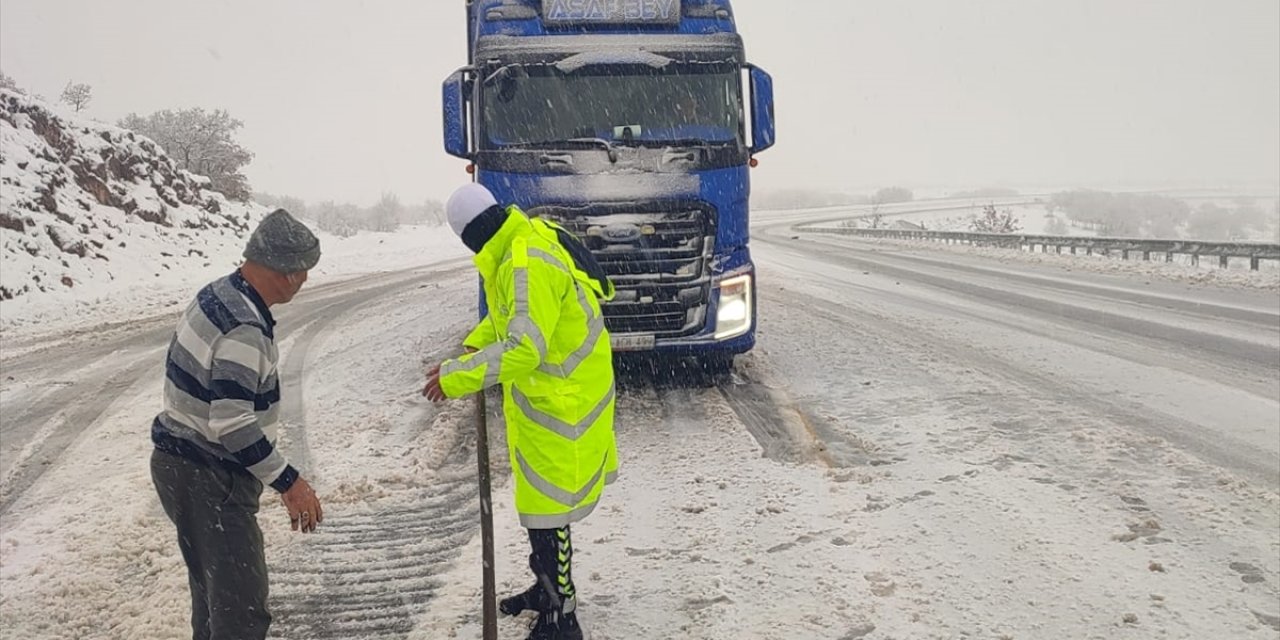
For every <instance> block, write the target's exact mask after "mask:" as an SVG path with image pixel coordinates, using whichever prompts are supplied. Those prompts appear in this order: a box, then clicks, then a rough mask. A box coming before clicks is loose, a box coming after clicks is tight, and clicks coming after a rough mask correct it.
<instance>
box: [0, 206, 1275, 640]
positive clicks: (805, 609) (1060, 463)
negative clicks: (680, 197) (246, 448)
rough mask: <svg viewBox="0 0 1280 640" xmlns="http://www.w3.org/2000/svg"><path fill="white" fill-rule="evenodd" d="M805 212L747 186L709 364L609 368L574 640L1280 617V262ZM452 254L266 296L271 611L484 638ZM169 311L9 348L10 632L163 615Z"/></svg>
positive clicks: (518, 557) (953, 631)
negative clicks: (159, 447)
mask: <svg viewBox="0 0 1280 640" xmlns="http://www.w3.org/2000/svg"><path fill="white" fill-rule="evenodd" d="M828 215H829V214H828ZM797 220H798V219H793V218H788V217H785V216H781V215H775V216H770V215H761V216H757V233H756V240H755V242H754V243H753V251H754V255H755V257H756V260H757V263H758V264H759V269H760V285H759V294H760V312H761V325H760V329H759V331H760V333H759V345H758V347H757V349H756V350H755V351H754V352H753V353H752V354H751V355H749V356H747V357H744V358H741V359H740V360H739V362H738V364H737V366H736V368H735V372H734V374H733V375H732V376H731V377H730V378H728V379H720V380H708V379H705V378H700V377H697V376H692V377H687V378H686V379H684V380H680V379H678V378H680V376H678V375H673V374H677V373H679V372H666V375H662V376H659V377H658V379H657V380H658V382H655V381H654V380H653V379H650V378H648V377H646V376H643V375H639V374H636V373H625V374H624V375H623V378H622V380H621V385H620V386H621V390H620V396H619V397H620V400H619V411H618V432H619V446H620V453H621V457H622V468H621V475H620V478H619V482H618V483H617V484H615V485H613V486H612V487H611V490H610V492H609V493H608V495H606V497H605V500H604V503H603V504H602V506H601V508H600V509H599V510H598V511H597V513H596V514H595V515H593V517H592V518H590V519H589V520H588V521H586V522H585V523H583V524H582V525H581V526H578V527H575V538H576V540H577V547H578V548H577V552H578V555H577V556H576V558H577V560H578V563H577V565H576V566H575V577H576V579H577V582H578V587H579V592H580V593H581V594H582V598H583V601H582V605H581V611H582V614H583V616H584V618H585V620H586V623H587V624H588V625H589V626H590V628H591V630H592V631H593V634H594V635H593V637H594V638H595V639H596V640H609V639H614V640H623V639H626V640H634V639H636V638H702V639H709V640H720V639H726V640H727V639H733V640H741V639H744V638H779V639H781V638H814V639H831V640H844V639H852V638H869V639H884V640H887V639H889V638H897V639H908V638H910V639H914V638H1017V639H1019V640H1021V639H1024V638H1153V639H1154V638H1161V639H1164V638H1187V639H1201V638H1244V639H1255V638H1256V639H1274V638H1277V637H1280V617H1277V616H1280V299H1278V298H1277V296H1276V294H1275V292H1274V291H1254V290H1224V289H1212V288H1205V287H1201V286H1198V285H1192V284H1181V283H1173V282H1163V281H1158V280H1151V279H1149V278H1135V277H1133V276H1124V275H1116V274H1100V273H1092V272H1087V271H1082V270H1072V271H1067V270H1064V269H1062V268H1060V267H1057V266H1053V265H1035V264H1027V263H1024V262H1019V261H1007V262H1006V261H1001V260H993V259H989V258H984V257H980V256H965V255H957V254H954V253H951V252H946V251H941V250H931V249H928V248H911V247H908V246H903V245H895V244H890V243H864V242H858V241H855V240H850V239H847V238H837V237H830V236H821V235H817V234H812V235H811V234H803V235H801V236H800V237H799V238H797V239H793V238H792V236H794V235H796V234H795V233H793V232H791V231H790V230H789V226H790V222H793V221H797ZM459 265H465V263H458V264H453V263H444V264H437V265H436V266H432V267H421V268H419V269H418V270H417V271H415V272H389V273H385V274H381V275H378V276H371V277H369V278H366V279H363V280H354V281H350V282H348V283H346V284H341V285H339V284H334V285H332V286H328V287H326V286H323V285H321V286H317V287H315V288H314V289H308V290H305V291H304V295H303V296H300V297H299V299H298V301H297V302H296V303H294V304H293V305H290V306H289V307H285V308H282V313H281V314H280V317H281V328H282V334H283V335H284V336H285V337H284V339H283V341H282V344H281V351H282V354H283V356H284V362H283V365H282V366H283V369H282V375H283V379H284V381H285V384H286V389H285V390H284V393H285V397H286V400H287V401H288V402H289V405H288V406H287V407H286V420H287V424H286V426H285V430H284V433H285V435H284V446H285V447H286V450H287V451H288V452H289V453H290V455H291V456H292V457H293V458H294V459H295V460H300V461H302V465H303V466H304V469H305V471H306V473H307V474H308V475H310V476H312V477H313V478H314V479H315V481H316V485H317V489H318V490H319V492H320V494H321V497H322V499H324V500H325V501H326V509H325V512H326V523H325V525H324V526H323V527H322V529H321V531H320V532H319V533H317V534H315V535H313V536H299V535H296V534H293V533H291V532H290V531H289V530H288V524H287V518H285V516H284V512H283V509H282V508H281V507H280V506H279V504H278V503H276V502H275V501H274V500H264V509H263V513H262V516H261V518H262V522H263V526H264V531H265V534H266V538H267V544H268V562H269V564H270V565H271V568H272V572H273V574H272V577H273V595H272V597H273V602H274V609H275V612H276V616H277V617H276V619H277V624H276V626H275V627H274V634H275V636H276V637H279V638H290V639H295V638H297V639H305V638H421V639H435V638H453V637H457V638H478V637H479V625H478V615H479V610H480V609H479V606H478V605H479V594H480V580H479V568H478V565H479V541H478V540H477V539H476V536H475V530H476V526H475V523H476V521H477V518H476V510H475V509H476V499H475V493H474V491H475V490H474V457H473V456H474V452H473V450H472V448H471V447H472V440H473V439H472V437H471V433H472V431H471V430H472V426H471V425H472V424H473V420H474V416H473V413H472V410H473V406H472V404H471V403H470V402H459V403H450V404H447V405H443V406H441V407H436V406H433V405H431V404H429V403H426V402H424V401H422V400H421V398H420V397H418V395H417V392H418V389H419V388H420V385H421V380H422V371H423V369H424V367H425V365H426V364H429V363H431V362H433V361H435V360H437V359H439V358H440V357H441V356H443V355H445V354H447V353H450V352H451V350H452V349H454V348H455V345H456V344H457V342H458V339H459V337H460V336H461V335H462V333H463V332H464V331H465V329H466V328H467V324H468V322H469V321H470V319H471V317H472V316H471V314H472V304H473V302H472V298H473V296H474V293H475V281H474V277H473V276H472V275H471V274H470V273H469V271H468V270H467V269H466V268H462V267H460V266H459ZM135 327H136V328H135ZM168 330H169V327H168V326H167V325H166V322H165V321H164V320H163V319H157V320H155V321H153V322H152V323H151V324H142V325H133V324H122V325H120V327H118V328H117V329H116V330H115V332H114V333H102V334H97V333H92V332H91V333H87V334H85V335H84V336H82V337H83V338H85V339H87V340H91V341H90V342H84V341H79V342H76V343H74V344H72V343H70V342H62V341H53V342H39V341H38V340H35V339H33V341H32V342H30V343H24V344H26V346H25V347H23V348H21V349H16V350H10V349H9V345H8V344H6V353H5V360H4V361H3V375H4V376H6V377H8V376H12V377H13V379H12V380H6V381H5V382H4V383H3V384H4V386H3V394H2V396H0V397H2V399H3V407H0V426H2V427H3V431H2V434H3V443H0V444H2V445H3V446H0V451H2V455H3V457H2V458H0V464H2V465H3V474H4V484H3V485H0V499H2V500H3V501H2V502H0V508H2V509H4V511H3V513H2V514H0V559H2V563H0V629H4V630H5V631H4V633H5V634H12V637H15V638H17V637H21V638H147V639H151V638H181V637H183V634H184V630H185V622H184V616H185V615H186V602H185V598H186V593H185V577H184V575H183V569H182V567H181V562H180V559H179V557H178V554H177V549H176V544H174V543H173V541H172V539H171V538H172V529H171V527H170V526H169V524H168V522H167V521H166V520H165V519H164V516H163V514H162V513H161V512H160V509H159V505H158V503H157V501H156V500H155V497H154V492H153V489H152V488H151V486H150V479H149V476H148V472H147V464H146V455H147V450H148V446H149V444H148V441H147V438H146V434H147V429H146V425H147V424H148V420H149V418H150V416H151V415H153V414H154V413H155V411H156V410H157V409H158V407H159V395H160V394H159V390H160V382H161V380H160V368H161V365H162V362H161V361H160V358H162V354H163V347H164V342H165V341H166V340H167V332H168ZM19 346H22V345H19ZM14 372H18V373H19V374H20V375H14ZM496 421H497V416H494V429H495V431H498V430H499V429H497V422H496ZM304 425H305V428H303V426H304ZM494 448H495V452H494V454H495V455H494V463H495V465H496V466H497V467H499V469H498V473H496V474H495V479H496V480H498V484H497V485H496V486H495V493H496V495H495V514H494V520H495V524H496V526H497V537H498V540H497V541H498V567H497V572H498V578H499V588H500V590H504V591H505V590H515V589H520V588H523V587H525V586H527V585H526V584H525V583H526V581H527V576H526V575H525V572H526V569H525V560H524V557H525V555H526V554H527V550H526V547H525V542H524V540H523V537H522V532H521V530H519V529H518V527H517V526H516V524H515V516H514V514H513V513H512V511H511V506H510V500H509V491H510V488H509V486H508V484H507V483H506V482H505V481H504V478H505V473H506V472H505V466H504V465H505V464H506V460H505V456H504V454H503V447H502V446H501V440H499V441H498V442H497V443H495V447H494ZM267 497H269V496H267ZM523 622H524V621H523V620H517V621H512V620H506V621H504V623H503V627H502V631H503V636H502V637H504V638H505V637H509V638H519V637H523Z"/></svg>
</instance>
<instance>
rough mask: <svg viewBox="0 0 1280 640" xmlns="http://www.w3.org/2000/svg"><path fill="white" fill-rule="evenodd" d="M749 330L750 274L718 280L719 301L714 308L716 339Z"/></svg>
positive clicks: (732, 336) (733, 335)
mask: <svg viewBox="0 0 1280 640" xmlns="http://www.w3.org/2000/svg"><path fill="white" fill-rule="evenodd" d="M750 330H751V276H750V275H741V276H735V277H732V278H726V279H725V280H721V281H720V303H719V306H718V307H717V310H716V336H715V337H716V340H724V339H726V338H736V337H738V336H740V335H742V334H744V333H746V332H748V331H750Z"/></svg>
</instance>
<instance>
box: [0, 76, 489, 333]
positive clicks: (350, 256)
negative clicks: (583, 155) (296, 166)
mask: <svg viewBox="0 0 1280 640" xmlns="http://www.w3.org/2000/svg"><path fill="white" fill-rule="evenodd" d="M267 212H269V209H268V208H267V207H264V206H261V205H258V204H254V203H239V202H231V201H229V200H227V199H226V198H225V197H223V196H222V195H221V194H219V193H217V192H215V191H213V190H212V189H210V187H209V180H208V179H207V178H205V177H203V176H198V175H194V174H192V173H190V172H187V171H184V170H181V169H178V168H177V165H176V163H175V162H174V161H173V159H172V158H170V157H168V156H167V155H166V154H165V153H164V151H163V150H162V149H161V148H160V147H159V146H158V145H156V144H155V143H154V142H152V141H151V140H149V139H147V138H144V137H142V136H139V135H137V134H135V133H133V132H131V131H128V130H125V129H121V128H118V127H114V126H110V125H105V124H102V123H100V122H97V121H94V120H90V119H87V118H83V117H79V116H77V115H75V114H73V113H69V112H65V111H63V110H61V109H58V108H57V107H54V106H52V105H49V104H47V103H44V102H40V101H38V100H34V99H32V98H29V97H27V96H23V95H21V94H17V93H14V92H11V91H6V90H0V327H3V328H4V330H5V332H6V334H7V335H8V336H14V335H15V333H16V332H26V331H33V332H40V333H43V332H50V331H57V330H59V329H60V328H61V329H69V328H71V327H74V326H80V325H91V324H93V323H94V322H95V321H100V320H101V319H102V318H106V317H114V318H117V319H119V318H120V316H121V314H124V315H126V316H137V315H139V314H145V313H153V312H161V311H164V310H166V309H172V308H176V307H177V306H180V305H182V304H185V302H186V300H187V298H188V296H189V295H190V293H191V288H192V287H196V286H199V285H200V284H203V283H204V282H206V281H208V280H211V279H213V278H216V277H218V276H220V275H223V274H225V273H227V272H229V271H230V270H231V269H233V268H234V267H235V265H237V264H239V262H240V260H241V251H242V250H243V249H244V244H245V241H246V240H247V238H248V235H249V233H250V232H251V231H252V229H253V227H254V225H256V223H257V221H258V220H259V219H260V218H261V217H262V216H263V215H265V214H266V213H267ZM311 226H312V228H313V229H314V228H315V225H314V224H313V225H311ZM317 235H318V236H319V237H320V244H321V247H322V252H323V255H322V258H321V261H320V264H319V265H318V266H317V268H316V269H315V270H314V271H313V273H312V276H313V280H315V281H316V282H317V283H318V282H323V281H324V280H327V279H330V280H331V279H336V278H342V277H348V276H353V275H358V274H363V273H370V272H378V271H387V270H395V269H403V268H409V267H414V266H418V265H420V264H422V262H423V260H424V259H425V258H432V259H439V258H441V257H455V256H462V255H464V253H465V249H464V248H463V247H462V245H461V243H459V242H458V241H457V239H456V238H454V237H453V236H452V234H450V233H448V232H447V230H445V231H443V232H442V230H441V228H440V227H436V226H407V227H401V228H400V229H398V230H397V231H395V232H392V233H371V232H362V233H360V234H357V235H355V236H352V237H345V238H339V237H336V236H333V235H330V234H326V233H323V232H320V231H317ZM313 284H314V283H313Z"/></svg>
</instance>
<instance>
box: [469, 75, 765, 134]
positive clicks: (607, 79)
mask: <svg viewBox="0 0 1280 640" xmlns="http://www.w3.org/2000/svg"><path fill="white" fill-rule="evenodd" d="M741 84H742V81H741V78H740V76H739V74H738V73H737V72H736V70H734V69H733V68H727V69H721V70H719V71H713V72H708V71H702V72H697V73H695V72H692V71H689V70H687V69H685V70H664V71H657V70H653V69H646V70H636V69H626V70H622V69H619V68H617V67H612V68H610V67H600V68H596V69H583V70H580V71H578V72H576V73H573V74H563V73H560V72H559V71H557V70H556V69H554V68H552V67H545V66H540V67H511V66H508V67H503V68H501V69H498V70H496V71H494V72H493V73H491V74H490V75H489V76H488V78H487V79H486V80H485V82H484V85H483V87H484V88H483V95H482V101H483V106H482V108H483V114H484V117H483V120H482V123H483V124H482V126H483V131H482V132H481V136H480V138H481V140H483V141H484V144H485V146H486V148H489V149H502V148H510V147H539V146H548V147H551V146H556V144H557V143H565V142H573V141H591V140H594V141H600V140H603V141H606V142H609V143H613V144H622V145H627V144H634V145H640V146H644V145H654V146H658V145H668V144H673V143H674V144H742V143H743V133H742V120H743V114H742V91H741Z"/></svg>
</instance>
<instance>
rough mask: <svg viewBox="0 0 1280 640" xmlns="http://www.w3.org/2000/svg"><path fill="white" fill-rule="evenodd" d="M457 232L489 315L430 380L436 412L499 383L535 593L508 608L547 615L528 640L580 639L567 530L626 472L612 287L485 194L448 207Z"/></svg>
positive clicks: (568, 249)
mask: <svg viewBox="0 0 1280 640" xmlns="http://www.w3.org/2000/svg"><path fill="white" fill-rule="evenodd" d="M446 214H447V217H448V221H449V225H450V226H451V227H452V228H453V230H454V232H455V233H457V234H458V235H459V236H460V237H461V238H462V242H463V243H464V244H465V245H466V246H467V247H468V248H470V249H471V250H472V251H473V252H475V254H476V255H475V265H476V268H477V269H478V270H479V272H480V276H481V278H482V279H483V286H484V294H485V300H486V302H487V307H488V314H487V316H486V317H485V318H484V319H482V320H481V321H480V323H479V325H477V326H476V328H475V329H474V330H473V331H472V332H471V333H470V334H469V335H468V336H467V337H466V339H465V340H464V342H463V346H464V347H465V348H466V350H467V353H466V354H465V355H462V356H461V357H458V358H456V359H451V360H446V361H444V362H443V363H441V364H440V365H439V366H438V367H436V368H435V369H433V370H432V371H431V372H430V373H429V374H428V380H427V386H426V388H424V389H423V394H424V395H426V396H427V397H428V398H429V399H431V400H432V401H433V402H440V401H443V400H445V399H448V398H460V397H463V396H466V395H469V394H473V393H477V392H480V391H482V390H484V389H486V388H488V387H491V386H494V385H498V384H501V385H502V390H503V411H504V415H505V417H506V423H507V447H508V451H509V453H510V459H511V471H512V475H513V476H514V479H515V505H516V511H517V512H519V515H520V524H521V525H523V526H524V527H525V528H526V529H528V532H529V543H530V546H531V547H532V549H533V552H532V554H531V555H530V556H529V566H530V568H531V569H532V570H533V573H534V579H535V583H534V585H533V586H532V587H530V588H529V589H528V590H526V591H525V592H523V593H521V594H519V595H516V596H513V597H510V598H505V599H503V600H502V601H501V602H500V603H499V607H500V609H501V610H502V611H503V613H506V614H508V615H516V614H519V613H521V612H523V611H525V610H529V609H532V610H535V611H537V612H538V614H539V618H538V621H537V624H536V625H535V626H534V628H533V632H532V634H531V635H530V636H529V638H530V640H552V639H554V640H561V639H564V640H578V639H580V638H582V631H581V629H580V628H579V626H578V621H577V616H576V615H575V609H576V606H577V598H576V591H575V589H574V585H573V577H572V573H571V569H572V556H573V545H572V542H571V540H570V535H569V525H570V524H571V523H573V522H577V521H578V520H581V519H583V518H585V517H586V516H587V515H588V514H590V513H591V511H592V510H593V509H595V507H596V505H597V504H598V503H599V501H600V496H601V494H602V492H603V491H604V486H605V485H606V484H608V483H610V482H612V481H613V480H614V478H615V477H616V475H617V469H618V456H617V447H616V444H615V442H614V432H613V412H614V376H613V353H612V349H611V347H610V345H609V333H608V331H607V330H606V329H605V326H604V317H603V314H602V313H601V308H600V302H601V301H602V300H609V299H611V298H612V297H613V285H612V284H611V283H610V282H609V279H608V277H607V276H606V275H605V274H604V272H603V270H602V269H601V268H600V266H599V265H598V264H597V263H596V261H595V260H594V258H592V257H591V253H590V252H589V251H588V250H587V249H586V247H584V246H583V245H582V243H581V242H579V241H578V239H577V238H575V237H573V235H572V234H570V233H569V232H567V231H566V230H564V229H563V228H561V227H559V226H558V225H555V224H553V223H549V222H547V221H544V220H542V219H539V218H532V219H531V218H529V217H528V216H526V215H525V213H524V212H523V211H521V210H520V209H519V208H518V207H516V206H514V205H511V206H507V207H502V206H499V205H498V202H497V200H496V199H495V198H494V196H493V194H492V193H491V192H490V191H489V190H488V189H486V188H485V187H483V186H481V185H479V184H474V183H472V184H467V185H464V186H463V187H461V188H459V189H458V190H457V191H455V192H454V194H453V195H452V196H451V197H450V198H449V202H448V204H447V205H446Z"/></svg>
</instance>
